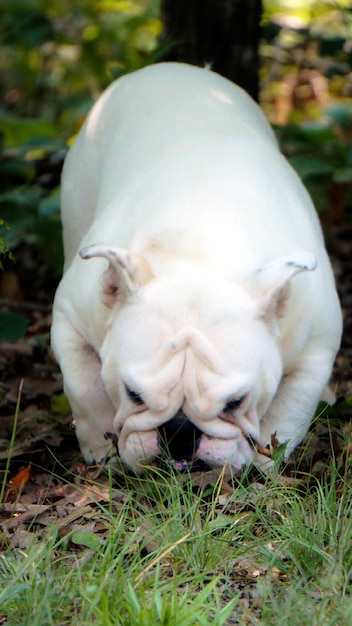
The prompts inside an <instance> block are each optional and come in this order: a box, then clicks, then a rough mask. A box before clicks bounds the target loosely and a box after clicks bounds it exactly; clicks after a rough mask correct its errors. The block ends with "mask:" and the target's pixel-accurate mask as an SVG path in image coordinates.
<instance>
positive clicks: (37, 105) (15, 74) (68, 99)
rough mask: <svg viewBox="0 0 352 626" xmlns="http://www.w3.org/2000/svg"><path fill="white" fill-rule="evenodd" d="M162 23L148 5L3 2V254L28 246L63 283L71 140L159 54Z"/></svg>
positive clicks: (117, 0)
mask: <svg viewBox="0 0 352 626" xmlns="http://www.w3.org/2000/svg"><path fill="white" fill-rule="evenodd" d="M157 16H158V6H157V2H156V1H153V2H150V1H147V0H134V1H133V2H132V1H130V2H129V1H126V0H125V1H122V0H102V1H101V2H99V3H97V2H96V1H95V0H80V1H79V2H75V3H71V2H69V0H64V2H61V1H60V2H59V1H58V0H53V1H52V2H50V3H48V2H47V1H46V0H33V2H31V3H30V4H28V2H27V0H4V1H3V2H2V3H1V5H0V49H1V55H2V63H1V66H0V98H1V101H2V103H3V108H2V109H1V108H0V136H1V137H2V143H1V146H0V170H1V174H2V176H1V177H0V203H1V216H0V217H1V221H0V252H1V251H5V250H8V248H10V249H15V248H16V246H17V245H18V244H19V243H21V242H26V243H28V244H30V245H33V246H35V247H36V248H37V249H38V250H39V252H40V253H41V255H42V257H43V259H45V262H46V263H47V264H48V266H49V267H50V268H51V270H52V271H53V273H54V275H57V276H59V275H60V273H61V270H62V262H63V257H62V245H61V239H62V237H61V223H60V214H59V206H60V198H59V172H60V168H61V165H62V161H63V158H64V155H65V152H66V150H67V141H69V142H70V141H71V139H70V137H71V136H72V135H74V134H75V133H76V132H77V131H78V130H79V127H80V125H81V124H82V122H83V120H84V117H85V115H86V113H87V111H88V109H89V108H90V106H91V104H92V102H93V100H94V99H95V98H96V97H97V96H98V95H99V93H100V92H101V91H102V89H103V88H104V87H105V86H106V85H107V84H108V83H109V82H111V80H113V79H114V78H115V77H117V76H119V75H120V74H122V73H124V72H126V71H129V70H131V69H136V68H137V67H139V66H140V65H142V64H145V63H147V62H148V60H149V59H152V56H151V55H153V54H154V53H157V37H158V35H159V33H160V29H161V25H160V21H159V20H158V17H157ZM5 221H6V223H9V224H10V225H11V230H10V231H7V226H6V224H5ZM5 241H6V245H5Z"/></svg>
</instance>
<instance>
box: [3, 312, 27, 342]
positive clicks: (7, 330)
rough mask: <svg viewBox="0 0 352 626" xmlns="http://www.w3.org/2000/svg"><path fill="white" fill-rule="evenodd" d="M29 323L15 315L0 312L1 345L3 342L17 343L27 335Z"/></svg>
mask: <svg viewBox="0 0 352 626" xmlns="http://www.w3.org/2000/svg"><path fill="white" fill-rule="evenodd" d="M27 327H28V321H27V320H26V319H25V318H24V317H21V316H20V315H15V313H5V312H2V311H0V343H1V341H17V340H18V339H21V337H23V336H24V335H25V334H26V330H27Z"/></svg>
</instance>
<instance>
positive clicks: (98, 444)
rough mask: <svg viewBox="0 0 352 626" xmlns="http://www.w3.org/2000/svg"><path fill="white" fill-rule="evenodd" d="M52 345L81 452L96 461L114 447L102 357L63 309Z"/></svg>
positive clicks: (58, 314) (111, 410)
mask: <svg viewBox="0 0 352 626" xmlns="http://www.w3.org/2000/svg"><path fill="white" fill-rule="evenodd" d="M51 345H52V348H53V351H54V354H55V356H56V358H57V360H58V362H59V365H60V368H61V371H62V374H63V378H64V392H65V394H66V396H67V398H68V400H69V403H70V406H71V410H72V415H73V417H74V420H75V426H76V434H77V438H78V442H79V445H80V449H81V452H82V455H83V457H84V459H85V460H86V462H87V463H97V462H98V461H101V460H102V459H104V458H105V457H106V456H107V455H108V454H109V452H110V451H111V447H112V442H111V440H110V439H109V437H107V433H112V432H113V418H114V415H115V412H116V411H115V409H114V406H113V405H112V403H111V401H110V399H109V397H108V395H107V394H106V391H105V388H104V385H103V381H102V379H101V375H100V373H101V362H100V359H99V357H98V355H97V353H96V352H95V350H94V349H93V348H92V347H91V346H90V345H89V344H88V343H87V342H86V341H85V340H84V338H83V337H82V336H81V335H80V334H79V333H78V332H77V331H76V329H75V328H74V327H73V326H72V324H71V323H70V321H69V320H68V319H67V317H66V315H65V314H64V313H61V312H56V313H55V314H54V320H53V326H52V332H51Z"/></svg>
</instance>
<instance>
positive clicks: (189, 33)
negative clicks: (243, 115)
mask: <svg viewBox="0 0 352 626" xmlns="http://www.w3.org/2000/svg"><path fill="white" fill-rule="evenodd" d="M261 12H262V4H261V0H162V3H161V13H162V19H163V22H164V40H166V41H167V42H169V43H170V44H171V46H170V49H169V51H168V52H167V53H166V55H165V57H164V59H165V60H167V61H183V62H186V63H191V64H193V65H200V66H203V65H205V64H206V63H209V64H210V66H211V69H213V70H214V71H215V72H218V73H219V74H222V75H223V76H226V77H227V78H229V79H230V80H232V81H234V82H236V83H237V84H239V85H240V86H241V87H243V88H244V89H245V90H246V91H247V92H248V93H249V94H250V95H251V96H252V97H253V98H254V99H255V100H258V68H259V60H258V43H259V38H260V18H261Z"/></svg>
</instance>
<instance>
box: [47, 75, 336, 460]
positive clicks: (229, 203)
mask: <svg viewBox="0 0 352 626" xmlns="http://www.w3.org/2000/svg"><path fill="white" fill-rule="evenodd" d="M62 218H63V226H64V247H65V272H64V276H63V278H62V281H61V284H60V285H59V288H58V290H57V294H56V297H55V303H54V319H53V328H52V345H53V349H54V352H55V354H56V357H57V359H58V361H59V363H60V366H61V369H62V373H63V377H64V388H65V392H66V394H67V396H68V399H69V401H70V404H71V407H72V412H73V415H74V418H75V422H76V429H77V436H78V439H79V443H80V447H81V451H82V454H83V456H84V458H85V459H86V461H87V462H89V463H91V462H98V461H100V460H102V459H103V458H104V457H105V456H106V455H107V454H108V453H109V451H110V447H111V445H112V444H111V439H112V435H113V436H114V438H115V439H117V441H118V452H119V455H120V457H121V459H122V460H123V461H124V462H125V463H126V464H127V465H128V466H130V467H131V468H132V469H134V470H135V471H140V470H141V469H142V468H143V465H145V464H148V463H150V462H152V461H153V460H154V459H155V458H157V457H160V456H163V455H167V451H168V454H169V455H170V459H171V460H170V462H175V464H176V465H177V463H180V462H183V461H184V460H185V462H186V463H187V464H188V466H190V465H189V464H190V463H191V462H192V461H193V460H194V459H201V460H202V461H205V462H206V464H207V465H209V466H218V465H223V464H228V465H229V466H231V467H232V468H233V469H234V470H237V469H239V468H241V466H242V465H244V464H249V463H251V462H252V461H253V460H254V461H255V460H256V458H255V454H256V452H255V447H256V446H255V445H254V442H255V444H258V446H266V445H267V444H268V443H269V442H270V439H271V435H273V434H274V433H276V437H277V439H278V440H279V441H280V442H286V443H287V448H286V453H287V456H288V455H289V454H290V453H291V451H292V450H293V449H294V447H295V446H296V445H297V444H298V443H299V442H300V441H301V440H302V438H303V437H304V435H305V433H306V431H307V429H308V427H309V424H310V422H311V419H312V416H313V414H314V411H315V408H316V405H317V403H318V401H319V399H320V397H321V396H322V394H323V392H324V389H325V387H326V385H327V382H328V380H329V377H330V374H331V368H332V365H333V361H334V358H335V355H336V351H337V349H338V347H339V343H340V336H341V314H340V307H339V303H338V298H337V295H336V291H335V286H334V279H333V275H332V271H331V267H330V264H329V260H328V257H327V255H326V252H325V248H324V243H323V237H322V233H321V229H320V226H319V222H318V219H317V216H316V213H315V210H314V208H313V205H312V202H311V200H310V198H309V196H308V194H307V192H306V191H305V189H304V187H303V185H302V183H301V182H300V180H299V179H298V177H297V176H296V174H295V172H294V171H293V170H292V169H291V167H290V165H289V164H288V163H287V162H286V160H285V159H284V158H283V156H281V154H280V152H279V150H278V147H277V144H276V141H275V139H274V136H273V133H272V131H271V128H270V126H269V124H268V123H267V122H266V120H265V118H264V116H263V114H262V113H261V111H260V109H259V107H258V106H257V105H256V104H255V103H254V102H253V101H252V100H251V99H250V98H249V96H248V95H247V94H246V93H245V92H244V91H242V90H241V89H240V88H239V87H237V86H235V85H233V84H232V83H231V82H229V81H228V80H225V79H224V78H222V77H220V76H218V75H217V74H214V73H213V72H211V71H208V70H206V69H200V68H196V67H191V66H188V65H183V64H177V63H175V64H174V63H172V64H159V65H154V66H151V67H147V68H145V69H143V70H140V71H138V72H135V73H134V74H131V75H129V76H126V77H123V78H121V79H119V80H118V81H116V82H114V83H113V84H112V85H111V86H110V87H109V89H107V91H106V92H105V93H104V94H103V95H102V97H101V98H100V99H99V100H98V102H97V103H96V104H95V106H94V107H93V109H92V111H91V113H90V115H89V116H88V119H87V120H86V122H85V124H84V126H83V129H82V130H81V132H80V134H79V136H78V138H77V140H76V142H75V144H74V146H73V148H72V149H71V150H70V152H69V154H68V156H67V159H66V162H65V167H64V173H63V179H62ZM88 259H91V260H88Z"/></svg>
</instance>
